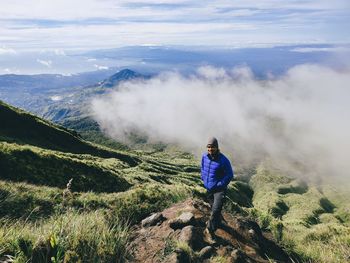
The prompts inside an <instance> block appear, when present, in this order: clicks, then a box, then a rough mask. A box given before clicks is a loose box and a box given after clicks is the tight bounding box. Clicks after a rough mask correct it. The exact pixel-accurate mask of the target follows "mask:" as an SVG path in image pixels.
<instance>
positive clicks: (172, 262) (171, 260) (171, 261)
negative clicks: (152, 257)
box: [166, 252, 181, 263]
mask: <svg viewBox="0 0 350 263" xmlns="http://www.w3.org/2000/svg"><path fill="white" fill-rule="evenodd" d="M166 262H168V263H181V262H180V260H179V258H178V255H177V253H175V252H174V253H172V254H171V255H170V256H169V257H168V258H167V260H166Z"/></svg>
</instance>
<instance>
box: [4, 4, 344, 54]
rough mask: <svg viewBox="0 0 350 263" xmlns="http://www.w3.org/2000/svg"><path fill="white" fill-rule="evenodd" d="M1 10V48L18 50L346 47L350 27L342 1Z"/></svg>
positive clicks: (6, 6)
mask: <svg viewBox="0 0 350 263" xmlns="http://www.w3.org/2000/svg"><path fill="white" fill-rule="evenodd" d="M1 4H2V8H1V9H0V17H1V18H2V19H1V21H0V41H6V42H7V43H11V45H14V46H15V47H16V49H17V47H19V48H21V49H25V48H26V47H27V49H31V48H32V49H38V47H40V48H42V47H44V48H49V49H57V48H65V49H66V48H71V49H74V48H81V49H90V48H105V47H115V46H125V45H142V44H144V43H149V41H150V39H152V42H154V43H155V44H157V45H169V44H173V45H178V44H183V45H194V44H198V43H200V44H205V45H213V44H216V45H234V44H238V43H240V44H249V41H251V42H255V43H276V42H284V43H300V42H311V41H312V39H320V41H321V42H332V41H333V42H335V41H337V42H339V41H341V40H343V41H345V42H346V41H350V37H349V36H348V35H346V34H344V32H346V31H347V26H346V25H348V24H349V18H347V16H346V12H347V10H349V9H350V7H349V2H348V1H347V0H335V1H331V2H330V1H326V0H321V1H311V0H309V1H292V0H289V1H283V2H278V1H274V0H262V1H258V2H257V1H252V0H244V1H243V0H239V1H228V0H219V1H215V3H214V2H212V1H153V0H152V1H139V0H137V1H134V0H125V1H124V0H123V1H112V0H104V1H98V0H84V1H83V0H76V1H69V0H61V1H41V0H28V1H26V4H23V1H21V0H3V1H2V3H1ZM167 5H168V6H167ZM316 11H317V12H316ZM314 28H316V30H313V29H314ZM287 29H288V30H287ZM28 44H29V47H28Z"/></svg>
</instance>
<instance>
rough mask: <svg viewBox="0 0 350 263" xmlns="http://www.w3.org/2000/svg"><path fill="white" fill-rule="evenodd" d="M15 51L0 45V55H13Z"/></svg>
mask: <svg viewBox="0 0 350 263" xmlns="http://www.w3.org/2000/svg"><path fill="white" fill-rule="evenodd" d="M15 54H17V52H16V51H15V50H14V49H12V48H6V47H0V55H15Z"/></svg>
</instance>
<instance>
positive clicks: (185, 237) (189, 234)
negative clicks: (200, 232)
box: [179, 226, 194, 247]
mask: <svg viewBox="0 0 350 263" xmlns="http://www.w3.org/2000/svg"><path fill="white" fill-rule="evenodd" d="M193 233H194V227H193V226H185V227H184V228H183V229H182V230H181V233H180V237H179V241H180V242H184V243H186V244H188V245H189V246H190V247H192V244H193V239H194V235H193Z"/></svg>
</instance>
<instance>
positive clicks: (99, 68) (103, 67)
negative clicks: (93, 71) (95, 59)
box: [94, 64, 109, 70]
mask: <svg viewBox="0 0 350 263" xmlns="http://www.w3.org/2000/svg"><path fill="white" fill-rule="evenodd" d="M94 67H95V68H97V69H98V70H104V69H109V67H107V66H101V65H97V64H95V65H94Z"/></svg>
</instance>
